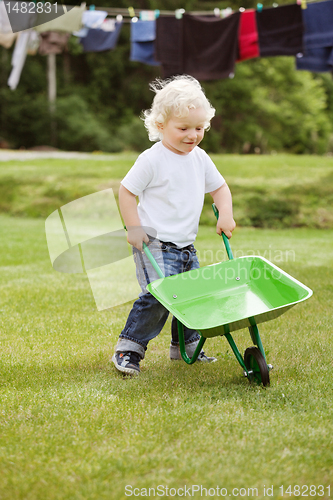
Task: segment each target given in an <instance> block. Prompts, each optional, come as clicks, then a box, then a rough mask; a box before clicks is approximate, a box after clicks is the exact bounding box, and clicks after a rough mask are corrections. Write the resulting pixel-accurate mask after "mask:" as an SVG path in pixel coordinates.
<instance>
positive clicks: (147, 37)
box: [130, 20, 159, 66]
mask: <svg viewBox="0 0 333 500" xmlns="http://www.w3.org/2000/svg"><path fill="white" fill-rule="evenodd" d="M155 38H156V22H155V21H140V20H138V21H136V22H133V21H132V22H131V55H130V60H131V61H138V62H142V63H144V64H150V65H151V66H158V65H159V62H158V61H156V59H155V46H154V40H155Z"/></svg>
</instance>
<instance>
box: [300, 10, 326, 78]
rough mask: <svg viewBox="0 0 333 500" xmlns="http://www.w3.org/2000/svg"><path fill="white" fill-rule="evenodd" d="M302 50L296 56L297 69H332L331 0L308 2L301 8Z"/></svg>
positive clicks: (318, 70) (315, 70) (320, 70)
mask: <svg viewBox="0 0 333 500" xmlns="http://www.w3.org/2000/svg"><path fill="white" fill-rule="evenodd" d="M302 15H303V23H304V52H303V54H299V55H298V56H297V58H296V68H297V69H298V70H308V71H313V72H319V73H321V72H325V71H332V69H333V0H327V1H325V2H317V3H309V4H308V5H307V8H306V9H303V10H302Z"/></svg>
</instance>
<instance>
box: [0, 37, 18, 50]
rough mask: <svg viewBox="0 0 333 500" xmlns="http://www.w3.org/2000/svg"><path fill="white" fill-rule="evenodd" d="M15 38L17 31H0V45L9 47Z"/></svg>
mask: <svg viewBox="0 0 333 500" xmlns="http://www.w3.org/2000/svg"><path fill="white" fill-rule="evenodd" d="M16 38H17V33H0V45H2V47H5V49H10V47H11V46H12V45H13V43H14V42H15V40H16Z"/></svg>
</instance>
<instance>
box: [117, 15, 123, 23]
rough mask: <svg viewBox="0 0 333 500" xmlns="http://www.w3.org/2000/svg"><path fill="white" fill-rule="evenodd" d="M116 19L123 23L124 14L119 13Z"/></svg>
mask: <svg viewBox="0 0 333 500" xmlns="http://www.w3.org/2000/svg"><path fill="white" fill-rule="evenodd" d="M116 21H117V22H118V23H121V22H122V21H123V16H122V15H121V14H118V15H117V17H116Z"/></svg>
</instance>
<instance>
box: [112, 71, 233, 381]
mask: <svg viewBox="0 0 333 500" xmlns="http://www.w3.org/2000/svg"><path fill="white" fill-rule="evenodd" d="M151 87H152V89H153V90H154V91H155V92H156V95H155V97H154V100H153V104H152V107H151V109H150V110H147V111H145V112H144V121H145V126H146V128H147V130H148V133H149V139H150V140H152V141H158V142H157V143H156V144H154V145H153V146H152V147H151V148H150V149H148V150H146V151H144V152H143V153H142V154H141V155H140V156H139V157H138V159H137V161H136V162H135V164H134V166H133V167H132V168H131V170H130V171H129V172H128V174H127V175H126V176H125V178H124V179H123V180H122V182H121V186H120V189H119V206H120V211H121V214H122V217H123V219H124V222H125V225H126V227H127V230H128V236H127V239H128V242H129V243H130V244H131V245H133V247H134V248H133V253H134V259H135V262H136V267H137V277H138V280H139V284H140V286H141V288H142V294H140V296H139V299H138V300H136V301H135V303H134V305H133V308H132V310H131V312H130V314H129V316H128V319H127V322H126V325H125V328H124V329H123V331H122V332H121V334H120V337H119V340H118V344H117V346H116V349H115V354H114V355H113V357H112V361H113V363H114V364H115V367H116V368H117V370H119V371H121V372H123V373H125V374H130V375H138V374H139V372H140V365H139V363H140V361H141V360H142V359H143V358H144V356H145V351H146V349H147V345H148V342H149V341H150V340H151V339H153V338H154V337H156V336H157V335H158V334H159V333H160V331H161V330H162V328H163V326H164V324H165V322H166V319H167V317H168V314H169V312H168V311H167V309H165V308H164V306H162V305H161V304H160V303H159V302H158V301H157V299H155V298H154V297H153V296H152V295H151V294H150V293H148V292H147V290H146V288H145V286H146V285H147V283H149V282H150V281H153V279H156V278H157V276H156V275H154V271H153V270H152V268H151V266H150V265H149V261H148V259H147V257H146V255H145V254H144V252H143V251H142V245H143V242H145V243H146V244H148V245H149V248H150V251H151V252H152V254H153V255H154V256H155V258H156V260H157V261H158V262H159V263H160V265H162V266H163V272H164V275H165V276H171V275H174V274H178V273H181V272H184V271H189V270H190V269H196V268H198V267H199V262H198V259H197V256H196V250H195V248H194V246H193V242H194V240H195V238H196V235H197V231H198V225H199V218H200V215H201V211H202V207H203V202H204V195H205V193H207V192H209V193H210V194H211V195H212V197H213V200H214V202H215V204H216V206H217V208H218V210H219V214H220V216H219V219H218V222H217V226H216V231H217V233H218V234H221V232H222V231H223V232H224V233H225V234H226V236H227V237H228V238H230V237H231V233H232V231H233V230H234V228H235V225H236V224H235V221H234V219H233V214H232V199H231V194H230V190H229V188H228V186H227V184H226V182H225V180H224V179H223V177H222V175H221V174H220V173H219V172H218V170H217V168H216V167H215V165H214V163H213V162H212V160H211V159H210V158H209V156H208V155H207V154H206V153H205V152H204V151H203V150H202V149H201V148H199V147H198V145H199V143H200V142H201V141H202V139H203V137H204V132H205V130H207V129H208V128H209V125H210V120H211V119H212V117H213V116H214V114H215V109H214V108H213V107H212V106H211V104H210V103H209V101H208V99H207V98H206V96H205V94H204V92H203V89H202V88H201V86H200V83H199V82H198V81H197V80H195V79H194V78H192V77H190V76H187V75H182V76H177V77H175V78H173V79H169V80H166V81H159V80H158V81H157V82H155V83H154V84H153V85H151ZM136 196H138V197H139V205H138V206H137V203H136ZM149 228H150V229H149ZM147 233H148V234H147ZM153 235H154V236H155V235H156V238H153ZM184 337H185V349H186V352H187V354H188V356H190V357H192V355H193V353H194V351H195V348H196V346H197V344H198V341H199V338H200V336H199V334H198V332H196V331H195V330H190V329H188V328H184ZM170 358H171V359H181V357H180V352H179V341H178V333H177V327H176V321H175V319H173V322H172V341H171V346H170ZM198 361H216V359H215V358H208V357H207V356H206V355H205V354H204V352H201V353H200V354H199V357H198Z"/></svg>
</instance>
